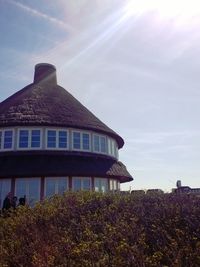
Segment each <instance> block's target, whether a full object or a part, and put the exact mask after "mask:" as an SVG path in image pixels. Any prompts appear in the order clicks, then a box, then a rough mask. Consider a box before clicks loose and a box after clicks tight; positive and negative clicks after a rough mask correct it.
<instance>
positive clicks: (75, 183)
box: [72, 177, 91, 191]
mask: <svg viewBox="0 0 200 267" xmlns="http://www.w3.org/2000/svg"><path fill="white" fill-rule="evenodd" d="M72 188H73V191H80V190H90V189H91V178H89V177H73V178H72Z"/></svg>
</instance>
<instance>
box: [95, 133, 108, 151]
mask: <svg viewBox="0 0 200 267" xmlns="http://www.w3.org/2000/svg"><path fill="white" fill-rule="evenodd" d="M94 151H95V152H100V153H106V152H107V149H106V137H105V136H101V135H96V134H95V135H94Z"/></svg>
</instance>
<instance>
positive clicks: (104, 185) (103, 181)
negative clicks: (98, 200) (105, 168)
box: [101, 178, 108, 192]
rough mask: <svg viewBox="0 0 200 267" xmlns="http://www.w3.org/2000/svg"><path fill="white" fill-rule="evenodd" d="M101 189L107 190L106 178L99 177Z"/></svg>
mask: <svg viewBox="0 0 200 267" xmlns="http://www.w3.org/2000/svg"><path fill="white" fill-rule="evenodd" d="M101 191H102V192H107V191H108V179H104V178H103V179H101Z"/></svg>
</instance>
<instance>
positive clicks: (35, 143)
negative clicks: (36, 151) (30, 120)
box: [31, 130, 40, 148]
mask: <svg viewBox="0 0 200 267" xmlns="http://www.w3.org/2000/svg"><path fill="white" fill-rule="evenodd" d="M31 147H33V148H39V147H40V130H32V131H31Z"/></svg>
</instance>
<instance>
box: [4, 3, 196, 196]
mask: <svg viewBox="0 0 200 267" xmlns="http://www.w3.org/2000/svg"><path fill="white" fill-rule="evenodd" d="M199 15H200V4H198V1H196V0H191V1H186V0H182V1H180V0H173V1H171V0H168V1H164V0H163V1H158V0H152V1H147V0H141V1H135V0H93V1H91V0H76V1H74V0H67V1H66V0H57V1H52V0H48V1H47V0H40V1H39V0H34V1H30V0H26V1H23V0H0V36H1V37H0V60H1V64H0V81H1V83H0V92H1V94H0V101H2V100H4V99H5V98H7V97H8V96H10V95H11V94H13V93H14V92H16V91H18V90H19V89H21V88H22V87H24V86H25V85H27V84H29V83H31V82H32V80H33V71H34V65H35V64H37V63H40V62H48V63H52V64H55V65H56V67H57V76H58V81H59V84H60V85H61V86H63V87H64V88H66V89H67V90H68V91H69V92H70V93H72V94H73V95H74V96H75V97H76V98H78V99H79V100H80V101H81V102H82V103H83V104H84V105H86V106H87V108H89V109H90V110H91V111H92V112H93V113H95V114H96V115H97V117H99V118H100V119H101V120H102V121H104V122H105V123H106V124H107V125H108V126H110V127H111V128H112V129H114V130H115V131H116V132H118V133H119V134H120V135H121V136H122V137H123V138H124V140H125V146H124V148H123V149H122V150H121V151H120V160H121V161H122V162H124V163H125V164H126V166H127V168H128V170H129V172H130V173H131V174H132V175H133V177H134V179H135V180H134V181H133V182H131V183H129V184H126V185H123V186H122V189H129V188H130V186H131V187H132V188H136V189H147V188H161V189H164V190H166V191H170V190H171V188H172V187H174V186H175V183H176V180H177V179H181V180H182V183H183V184H185V185H190V186H191V187H200V167H199V163H200V123H199V116H200V89H199V84H200V75H199V70H200V32H199V27H200V16H199Z"/></svg>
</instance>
